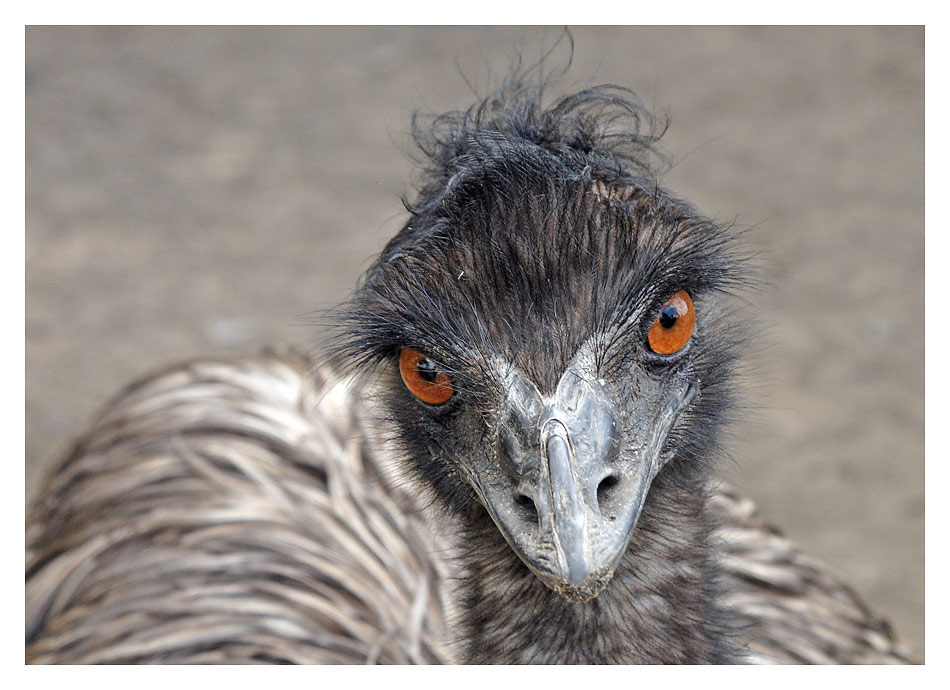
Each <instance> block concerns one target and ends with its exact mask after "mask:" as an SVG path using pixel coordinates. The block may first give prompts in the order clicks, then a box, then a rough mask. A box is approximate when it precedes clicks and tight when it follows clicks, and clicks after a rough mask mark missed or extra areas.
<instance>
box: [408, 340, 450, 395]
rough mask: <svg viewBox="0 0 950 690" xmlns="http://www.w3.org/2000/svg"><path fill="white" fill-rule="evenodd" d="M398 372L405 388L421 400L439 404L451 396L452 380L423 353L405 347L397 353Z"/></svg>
mask: <svg viewBox="0 0 950 690" xmlns="http://www.w3.org/2000/svg"><path fill="white" fill-rule="evenodd" d="M399 373H400V374H402V381H403V383H405V384H406V388H408V389H409V392H410V393H412V394H413V395H414V396H416V397H417V398H419V400H421V401H422V402H426V403H429V404H430V405H441V404H442V403H444V402H448V399H449V398H451V397H452V393H453V391H452V382H451V381H449V377H448V376H446V375H445V374H443V373H442V372H440V371H439V369H438V367H436V365H435V363H434V362H433V361H432V360H431V359H429V358H428V357H426V356H425V355H424V354H422V353H421V352H419V350H416V349H414V348H411V347H407V348H406V349H404V350H403V351H402V352H401V353H400V354H399Z"/></svg>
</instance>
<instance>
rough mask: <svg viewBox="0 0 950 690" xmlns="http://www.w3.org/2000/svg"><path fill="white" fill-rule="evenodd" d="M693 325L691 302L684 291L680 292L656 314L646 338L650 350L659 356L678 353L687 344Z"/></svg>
mask: <svg viewBox="0 0 950 690" xmlns="http://www.w3.org/2000/svg"><path fill="white" fill-rule="evenodd" d="M695 325H696V312H695V311H693V300H691V299H690V298H689V293H687V292H686V290H680V291H679V292H677V293H676V294H675V295H673V296H672V297H671V298H670V299H669V301H667V303H666V304H664V305H663V306H662V307H660V313H659V314H657V317H656V321H654V322H653V326H651V328H650V333H649V335H648V336H647V340H649V342H650V349H651V350H653V351H654V352H656V353H657V354H659V355H672V354H673V353H674V352H679V351H680V350H682V349H683V348H684V347H686V343H688V342H689V338H690V336H691V335H693V327H694V326H695Z"/></svg>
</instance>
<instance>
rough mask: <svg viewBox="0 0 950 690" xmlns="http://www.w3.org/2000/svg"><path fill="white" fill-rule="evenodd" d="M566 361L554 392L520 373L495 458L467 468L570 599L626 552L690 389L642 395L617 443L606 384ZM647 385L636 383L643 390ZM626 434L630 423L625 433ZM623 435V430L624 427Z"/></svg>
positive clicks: (527, 553)
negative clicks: (549, 393) (491, 463)
mask: <svg viewBox="0 0 950 690" xmlns="http://www.w3.org/2000/svg"><path fill="white" fill-rule="evenodd" d="M586 368H587V367H584V366H583V365H582V364H580V363H577V362H575V363H572V365H571V366H570V367H569V368H568V370H567V371H566V372H565V374H564V376H563V377H562V378H561V380H560V382H559V384H558V386H557V390H556V392H555V394H554V395H553V396H550V397H547V398H546V397H544V396H542V395H540V393H539V392H538V390H537V388H536V387H535V386H534V385H533V384H532V383H531V382H530V381H528V380H527V379H526V378H524V377H523V376H521V375H520V374H518V373H516V372H512V373H509V374H508V381H507V382H506V383H507V385H506V389H507V391H508V399H507V401H506V407H505V411H504V413H503V414H502V416H501V418H500V419H499V422H498V426H497V441H496V458H497V460H498V463H497V467H492V468H482V470H481V471H477V470H474V469H473V470H472V474H473V476H472V478H473V480H474V484H475V486H476V490H477V491H478V493H479V495H480V498H481V499H482V502H483V503H484V504H485V506H486V508H487V509H488V512H489V514H490V515H491V516H492V519H493V520H494V522H495V524H496V525H497V527H498V529H499V530H500V531H501V533H502V535H504V537H505V539H506V540H507V541H508V543H509V544H510V545H511V547H512V549H513V550H514V551H515V553H516V554H517V555H518V556H519V557H520V558H521V560H522V561H523V562H524V563H525V564H526V565H527V566H528V567H529V568H530V569H531V570H532V571H533V572H534V573H535V574H536V575H537V576H538V577H539V578H540V579H541V580H542V581H543V582H544V583H545V584H546V585H548V586H549V587H550V588H551V589H553V590H555V591H556V592H558V593H559V594H561V595H562V596H564V597H566V598H567V599H570V600H572V601H580V602H583V601H588V600H590V599H592V598H593V597H595V596H597V594H599V593H600V591H601V590H602V589H603V588H604V587H605V586H606V585H607V583H608V582H609V581H610V579H611V577H612V576H613V573H614V570H615V568H616V567H617V564H618V562H619V561H620V559H621V557H622V556H623V554H624V553H625V551H626V549H627V545H628V543H629V541H630V537H631V535H632V533H633V530H634V528H635V526H636V523H637V519H638V518H639V516H640V511H641V509H642V508H643V503H644V500H645V499H646V495H647V492H648V490H649V488H650V484H651V482H652V481H653V478H654V476H656V473H657V472H658V471H659V469H660V465H661V463H660V461H659V455H660V450H661V448H662V445H663V442H664V441H665V439H666V436H667V434H668V433H669V430H670V428H671V427H672V425H673V422H674V421H675V420H676V417H677V416H678V415H679V413H680V411H682V409H683V408H684V407H685V406H686V405H687V404H688V403H689V401H690V400H691V399H692V398H693V396H694V394H695V389H694V388H693V387H691V386H689V385H688V384H684V385H683V387H682V388H683V390H682V391H681V392H680V393H678V394H675V396H674V398H673V399H669V397H668V395H669V394H668V393H664V396H665V399H652V400H651V399H647V400H644V401H642V403H643V404H639V403H640V401H638V404H636V405H633V406H628V407H633V408H635V409H636V410H637V412H636V413H634V417H635V418H634V419H633V420H629V419H628V420H627V421H626V423H625V425H624V427H625V428H628V427H630V426H631V425H632V427H633V429H634V432H635V436H636V438H634V439H627V440H626V441H625V442H624V446H625V448H624V452H623V453H621V452H620V450H621V449H620V445H621V434H620V432H619V430H618V421H617V414H616V409H615V408H616V405H615V404H614V403H613V402H612V401H611V397H610V395H609V391H608V390H607V388H606V385H605V384H604V383H603V382H601V381H598V380H596V379H594V378H593V377H592V376H588V375H585V372H584V371H583V370H584V369H586ZM642 390H643V388H642V387H641V391H642ZM628 434H629V432H628ZM625 435H626V434H625Z"/></svg>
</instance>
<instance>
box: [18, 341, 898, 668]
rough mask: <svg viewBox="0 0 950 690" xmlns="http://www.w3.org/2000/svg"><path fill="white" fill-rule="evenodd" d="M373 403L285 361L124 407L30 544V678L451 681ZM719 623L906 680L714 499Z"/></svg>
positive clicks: (757, 657) (172, 386)
mask: <svg viewBox="0 0 950 690" xmlns="http://www.w3.org/2000/svg"><path fill="white" fill-rule="evenodd" d="M365 397H366V392H365V391H361V390H360V388H359V386H358V384H357V383H355V382H354V381H353V380H352V379H348V378H344V377H340V376H338V375H336V374H335V373H334V372H333V371H329V370H319V371H316V372H313V371H312V370H311V364H310V363H309V362H308V361H307V360H306V359H304V358H302V357H298V356H295V355H276V354H267V355H261V356H259V357H251V358H243V359H232V360H202V361H196V362H192V363H189V364H186V365H183V366H180V367H176V368H173V369H170V370H167V371H165V372H163V373H160V374H157V375H155V376H152V377H150V378H148V379H145V380H143V381H140V382H138V383H136V384H133V385H132V386H130V387H129V388H128V389H127V390H126V391H124V392H123V393H122V394H121V395H120V396H118V398H117V399H116V400H114V401H113V402H112V403H111V404H110V405H109V406H107V408H106V410H105V411H104V413H103V414H102V416H101V417H100V418H99V420H98V421H97V423H96V424H95V425H94V426H93V428H92V429H90V430H89V431H88V432H87V433H86V434H85V435H84V436H83V437H82V438H81V439H80V440H79V441H78V442H77V444H76V445H75V447H74V448H73V449H72V451H71V452H70V453H69V455H68V457H67V458H66V460H65V461H64V462H63V463H62V464H61V465H60V466H59V467H58V468H57V469H56V470H55V471H54V472H53V473H52V474H51V475H50V477H49V479H48V482H47V484H46V485H45V487H44V488H43V489H42V490H41V492H40V494H39V496H38V498H37V500H36V502H35V503H34V505H33V507H32V510H31V512H30V514H29V516H28V523H27V554H26V570H27V582H26V634H27V648H26V656H27V661H29V662H31V663H274V662H284V663H364V662H370V663H373V662H379V663H446V662H451V661H452V660H453V658H454V654H453V652H452V649H453V644H452V642H453V639H454V637H455V635H454V634H453V633H452V632H451V631H452V630H453V629H454V626H452V625H447V623H446V621H447V620H448V621H452V620H453V619H454V614H453V613H452V607H451V602H450V601H447V598H448V597H449V596H450V595H449V594H447V589H446V588H445V586H444V585H445V583H446V581H447V580H450V579H451V577H450V576H451V565H452V564H451V562H448V560H449V559H443V558H442V556H441V555H442V554H445V553H448V552H449V551H448V550H447V548H446V546H445V545H444V544H443V545H440V544H439V542H438V540H437V537H436V536H435V535H433V534H432V533H431V532H430V530H429V529H428V522H427V521H426V520H425V519H424V517H423V513H424V511H423V510H422V509H421V507H420V506H419V505H418V502H417V501H416V500H415V499H413V497H412V496H411V495H410V494H409V493H407V492H406V491H404V490H402V489H401V488H400V487H399V486H398V485H397V484H396V483H395V482H393V481H392V479H390V474H391V473H390V472H389V469H388V468H387V465H388V464H389V462H391V458H390V456H389V454H388V453H387V452H386V451H385V450H384V445H383V444H381V443H379V442H377V441H376V440H375V439H376V437H378V435H379V432H378V430H377V429H375V428H373V425H372V423H370V422H367V421H366V420H364V419H361V414H363V412H362V410H363V406H362V405H361V403H362V402H363V401H364V400H365ZM709 508H710V509H711V513H712V515H713V516H714V518H715V519H716V520H717V521H718V526H717V528H716V529H715V531H714V533H713V536H714V544H716V553H717V554H718V557H719V559H720V561H721V563H722V567H723V577H724V579H725V581H724V582H723V583H722V585H723V587H722V589H723V590H724V595H723V597H724V599H723V602H722V604H723V605H724V607H725V608H726V609H727V610H728V611H729V612H731V613H732V614H733V615H734V616H735V617H736V618H738V619H739V620H741V621H743V622H744V625H743V627H742V630H743V640H741V641H740V644H741V646H742V647H744V648H745V650H746V651H747V653H748V657H749V659H750V660H751V661H754V662H765V663H767V662H779V663H783V662H806V663H906V662H909V661H911V660H912V659H911V657H910V654H909V652H908V651H907V650H906V649H905V648H904V647H903V646H902V645H901V644H899V643H898V642H897V641H895V639H894V636H893V634H892V632H891V630H890V628H889V626H888V625H887V623H886V622H884V621H883V620H882V619H880V618H879V617H877V616H876V615H875V614H873V613H872V612H871V611H870V610H869V609H868V607H867V606H866V605H865V604H864V603H863V602H862V601H861V599H860V598H859V597H858V596H857V595H856V594H855V593H854V592H853V591H852V590H851V589H850V588H849V587H848V586H847V585H845V584H843V583H841V582H840V581H839V580H838V579H837V578H836V577H835V576H834V575H833V574H832V573H831V572H830V571H829V570H828V568H827V567H826V566H824V565H823V564H822V563H820V562H818V561H816V560H815V559H813V558H810V557H808V556H807V555H805V554H803V553H801V552H800V551H799V550H798V549H797V548H796V547H795V546H794V545H793V544H792V543H791V542H789V541H788V540H787V539H785V538H784V537H782V536H781V535H780V534H779V533H778V532H777V531H776V530H774V529H773V528H771V527H770V526H769V525H767V524H766V523H765V522H764V521H763V520H762V519H761V518H760V517H759V516H758V515H757V514H756V512H755V509H754V506H753V505H752V504H751V502H750V501H748V500H744V499H741V498H740V497H738V496H737V495H736V494H735V493H734V492H733V491H732V490H731V489H729V488H725V487H720V488H718V489H717V490H716V491H714V493H713V496H712V499H711V501H710V505H709Z"/></svg>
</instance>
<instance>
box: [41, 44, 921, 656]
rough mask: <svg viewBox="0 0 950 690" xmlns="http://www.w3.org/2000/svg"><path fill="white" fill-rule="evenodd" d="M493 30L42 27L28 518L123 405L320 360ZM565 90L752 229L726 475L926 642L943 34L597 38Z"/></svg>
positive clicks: (724, 214) (489, 50) (481, 78)
mask: <svg viewBox="0 0 950 690" xmlns="http://www.w3.org/2000/svg"><path fill="white" fill-rule="evenodd" d="M555 34H556V32H551V31H542V30H539V29H494V28H458V29H445V28H423V29H413V28H369V29H362V28H359V29H349V28H347V29H338V28H326V29H322V28H321V29H305V28H291V29H284V28H267V29H260V28H257V29H241V28H227V29H214V30H201V29H192V28H167V29H124V28H104V29H87V28H78V29H73V28H31V29H29V30H28V31H27V40H26V68H27V75H26V84H27V95H26V109H27V110H26V114H27V126H26V134H27V138H26V163H27V165H26V181H27V197H26V217H27V228H26V247H27V256H26V291H27V297H26V345H27V357H26V367H27V368H26V390H27V397H26V423H27V426H26V449H27V456H26V462H27V487H26V490H27V495H28V496H29V495H31V494H32V492H33V491H34V490H35V487H36V483H37V480H38V475H39V474H40V473H41V470H42V469H43V468H44V467H47V466H48V464H49V462H50V460H51V459H52V458H53V457H54V456H55V455H56V454H57V453H60V452H62V451H63V450H64V448H65V446H66V444H67V442H68V440H69V439H70V437H71V436H73V435H74V434H76V433H78V432H79V431H80V430H82V428H83V426H84V425H85V424H86V423H87V422H88V421H89V420H90V418H91V416H92V415H93V414H94V413H95V411H96V410H97V408H98V407H99V406H100V405H101V404H102V403H103V402H105V400H106V399H107V398H108V397H109V396H110V395H111V394H113V393H114V392H115V391H116V390H117V388H118V387H119V386H121V385H122V384H124V383H125V382H127V381H129V380H130V379H131V378H133V377H136V376H138V375H141V374H143V373H145V372H147V371H149V370H150V369H153V368H155V367H156V366H160V365H162V364H167V363H171V362H174V361H177V360H180V359H183V358H187V357H191V356H194V355H198V354H203V353H210V352H216V351H222V352H225V351H242V352H246V351H250V350H254V349H256V348H257V347H258V346H259V345H263V344H267V343H275V342H277V343H296V344H302V345H306V344H307V343H309V342H310V341H311V337H312V333H311V332H310V329H309V328H308V327H306V326H305V325H302V322H303V321H305V317H306V314H308V313H309V312H311V311H312V310H314V309H316V308H319V307H321V306H326V305H328V304H330V303H332V302H334V301H337V300H339V299H341V298H343V297H344V296H345V295H346V294H347V291H348V289H349V287H350V286H351V285H352V284H353V283H354V281H355V279H356V277H357V276H358V274H359V273H360V271H361V270H362V269H363V268H365V267H366V265H367V258H368V257H370V256H371V255H372V254H373V253H374V252H376V251H378V250H379V249H380V247H381V246H382V244H383V243H384V242H385V241H386V239H387V238H388V237H389V236H390V235H391V234H392V233H393V232H394V231H395V229H396V228H397V226H398V224H399V219H400V218H401V217H402V214H401V213H400V212H401V207H400V204H399V200H398V197H399V196H400V195H401V194H403V193H405V192H406V191H407V190H408V189H409V187H408V180H409V178H410V168H409V164H408V162H407V159H406V156H405V155H404V154H405V153H406V152H407V151H408V150H409V148H410V147H409V143H408V137H407V136H406V132H407V130H408V119H409V116H410V113H411V112H412V111H413V110H414V109H420V108H421V109H423V110H428V111H442V110H446V109H451V108H457V107H461V106H465V105H467V104H468V103H469V101H470V100H471V96H470V93H469V91H468V89H467V87H466V86H465V84H464V82H463V80H462V79H461V78H460V77H459V75H458V70H457V67H456V62H457V63H458V65H460V66H461V67H462V68H463V69H464V70H465V72H466V73H467V74H468V75H469V76H470V77H472V78H473V80H474V82H475V83H476V84H477V85H480V86H482V87H484V86H485V85H486V84H488V83H489V79H488V75H489V69H488V67H489V66H491V74H492V75H495V76H497V75H499V74H501V72H502V71H503V70H504V68H505V66H506V65H507V64H508V62H509V59H510V57H511V56H512V54H513V52H514V50H515V48H516V47H519V46H520V47H521V48H522V49H523V51H524V52H525V54H526V56H528V57H529V58H533V57H535V56H537V55H538V52H539V46H540V43H541V40H542V38H543V37H546V40H547V41H548V43H550V42H551V39H552V37H553V36H554V35H555ZM574 37H575V41H576V58H575V66H574V68H573V69H572V71H571V72H570V74H569V75H568V80H567V82H566V85H567V86H569V85H570V82H571V81H572V80H584V79H587V78H593V79H594V80H596V81H610V82H616V83H619V84H622V85H624V86H629V87H631V88H633V89H634V90H636V91H637V92H639V93H640V94H641V96H642V97H643V98H644V100H645V101H646V102H647V103H648V104H651V105H652V104H655V105H657V106H659V107H660V108H666V109H669V111H670V112H671V114H672V127H671V129H670V132H669V134H668V135H667V137H666V147H667V150H668V151H670V152H671V153H673V154H674V155H675V156H676V157H677V158H678V159H681V162H680V163H679V164H678V165H677V166H676V167H675V168H674V169H673V171H672V172H671V173H670V174H669V175H668V176H667V179H666V182H667V184H668V186H670V187H671V188H672V189H674V190H675V191H676V192H677V193H679V194H680V195H681V196H684V197H686V198H688V199H690V200H692V201H693V202H694V203H695V204H696V205H697V206H698V207H699V208H700V209H702V210H703V211H704V212H705V213H707V214H709V215H712V216H714V217H716V218H719V219H723V220H732V219H738V220H739V222H740V223H741V224H744V225H749V226H752V229H751V231H750V241H751V242H752V243H753V244H754V245H755V246H757V247H758V248H761V249H762V250H763V252H764V255H763V259H762V263H763V265H764V267H765V269H766V273H767V275H768V277H769V279H770V281H771V283H772V287H771V288H768V289H766V290H765V291H764V292H763V293H762V294H759V295H753V296H752V297H751V301H752V302H753V303H754V304H755V306H756V307H757V308H758V310H759V313H760V315H761V318H762V320H763V322H764V323H765V324H766V327H765V328H764V330H763V337H762V341H761V347H759V348H758V349H759V352H758V354H757V356H756V362H757V365H758V366H757V369H756V371H755V372H754V374H753V376H752V378H751V379H750V381H751V385H750V388H751V389H752V394H751V396H750V398H749V400H750V405H751V407H752V408H753V409H752V410H751V414H750V415H749V417H750V420H749V421H747V422H743V423H742V424H741V425H740V427H739V428H738V429H737V442H736V453H735V465H734V466H732V467H729V468H727V473H728V475H729V476H730V478H731V479H732V481H734V482H735V483H737V484H738V485H739V486H741V487H742V488H743V489H744V490H745V491H746V493H748V494H749V495H751V496H752V497H753V498H754V499H756V500H757V502H758V503H759V505H760V507H761V509H762V511H763V512H764V513H765V514H766V516H767V517H769V519H771V520H772V521H773V522H775V523H776V524H778V525H781V526H782V527H783V528H784V529H785V531H786V532H787V533H788V534H790V535H791V536H793V537H794V538H795V539H796V540H797V541H798V542H800V543H801V544H802V545H804V546H805V547H806V548H807V549H808V550H810V551H812V552H814V553H816V554H817V555H819V556H821V557H822V558H823V559H825V560H826V561H828V562H830V563H832V564H833V565H834V566H835V567H836V568H837V569H838V570H839V571H840V572H841V573H843V574H844V576H845V577H846V578H847V579H848V580H849V581H851V582H852V583H853V584H854V585H855V586H856V587H857V589H858V590H859V591H860V592H862V593H863V594H864V595H865V596H866V597H867V598H868V599H869V601H871V602H872V604H873V605H874V606H875V607H877V608H878V610H879V611H880V612H881V613H884V614H886V615H887V616H888V617H889V618H890V619H891V620H892V621H894V622H895V624H896V627H897V629H898V631H899V632H900V633H901V634H902V635H903V636H904V637H905V638H906V639H908V640H909V641H911V642H912V643H914V644H915V645H917V646H918V647H919V648H921V649H922V646H923V641H924V629H923V621H924V614H923V611H924V609H923V606H924V581H923V578H924V575H923V572H924V571H923V567H924V546H923V531H924V497H923V488H924V484H923V482H924V461H923V440H924V437H923V411H924V397H923V391H924V389H923V381H924V359H923V354H924V345H923V333H924V328H923V326H924V323H923V303H924V275H923V270H924V220H923V209H924V196H923V181H924V178H923V176H924V166H923V155H924V110H923V107H924V82H923V77H924V36H923V30H922V29H917V28H897V29H879V28H818V29H813V28H806V29H800V28H779V29H760V28H738V29H737V28H715V29H690V28H676V29H657V28H585V29H578V30H576V31H575V32H574Z"/></svg>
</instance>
